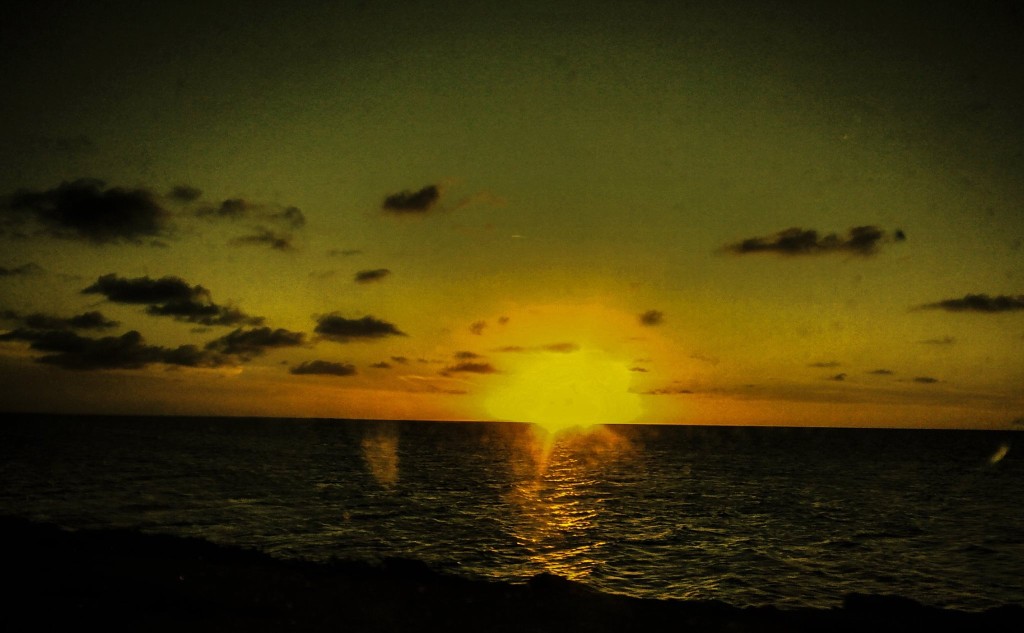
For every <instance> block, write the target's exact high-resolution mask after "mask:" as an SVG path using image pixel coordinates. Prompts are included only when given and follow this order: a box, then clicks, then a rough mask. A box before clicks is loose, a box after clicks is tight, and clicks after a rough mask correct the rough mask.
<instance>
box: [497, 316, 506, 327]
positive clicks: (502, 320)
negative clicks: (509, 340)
mask: <svg viewBox="0 0 1024 633" xmlns="http://www.w3.org/2000/svg"><path fill="white" fill-rule="evenodd" d="M506 323H508V317H507V316H500V317H498V325H505V324H506Z"/></svg>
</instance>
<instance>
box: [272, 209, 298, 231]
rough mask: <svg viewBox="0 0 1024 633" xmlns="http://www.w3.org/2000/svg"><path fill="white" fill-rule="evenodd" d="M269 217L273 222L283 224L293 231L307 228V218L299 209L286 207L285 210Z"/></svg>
mask: <svg viewBox="0 0 1024 633" xmlns="http://www.w3.org/2000/svg"><path fill="white" fill-rule="evenodd" d="M267 217H268V218H269V219H271V220H275V221H278V222H281V223H283V224H285V225H286V226H289V227H291V228H293V229H301V228H302V227H304V226H306V216H305V214H303V213H302V210H301V209H299V208H298V207H286V208H285V209H284V210H282V211H279V212H277V213H271V214H270V215H269V216H267Z"/></svg>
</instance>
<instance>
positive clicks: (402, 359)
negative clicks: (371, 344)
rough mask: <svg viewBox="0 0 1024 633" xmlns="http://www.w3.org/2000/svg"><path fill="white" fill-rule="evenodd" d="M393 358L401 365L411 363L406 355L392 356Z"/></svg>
mask: <svg viewBox="0 0 1024 633" xmlns="http://www.w3.org/2000/svg"><path fill="white" fill-rule="evenodd" d="M391 360H393V361H395V362H396V363H398V364H399V365H406V364H408V363H409V359H408V358H406V357H405V356H392V357H391Z"/></svg>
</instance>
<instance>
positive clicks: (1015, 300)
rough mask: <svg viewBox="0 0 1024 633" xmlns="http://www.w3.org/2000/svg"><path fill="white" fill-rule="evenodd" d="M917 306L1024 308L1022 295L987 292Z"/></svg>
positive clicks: (987, 309) (988, 309)
mask: <svg viewBox="0 0 1024 633" xmlns="http://www.w3.org/2000/svg"><path fill="white" fill-rule="evenodd" d="M917 308H918V309H919V310H946V311H947V312H985V313H992V312H1012V311H1015V310H1024V295H1017V296H1009V295H998V296H995V297H990V296H989V295H987V294H976V295H964V296H963V297H962V298H960V299H945V300H943V301H936V302H935V303H925V304H923V305H920V306H917Z"/></svg>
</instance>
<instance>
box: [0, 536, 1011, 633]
mask: <svg viewBox="0 0 1024 633" xmlns="http://www.w3.org/2000/svg"><path fill="white" fill-rule="evenodd" d="M0 530H2V533H3V547H4V550H5V551H4V561H5V565H4V567H5V575H6V576H7V584H8V586H9V587H11V588H10V589H8V590H7V598H8V607H7V610H6V611H7V616H8V618H9V621H12V622H20V623H21V626H20V627H19V628H20V629H21V630H55V629H56V628H58V627H67V626H74V627H75V628H83V627H86V626H97V627H100V628H101V629H102V630H111V629H134V630H148V631H172V630H174V631H178V630H190V631H243V630H244V631H337V630H344V631H414V630H442V631H509V632H522V631H558V632H560V633H565V632H567V631H627V630H642V631H821V630H829V631H878V630H901V629H909V628H911V627H912V628H914V629H917V630H930V631H936V630H938V631H981V630H1000V629H1003V630H1006V629H1010V627H1011V626H1012V625H1014V624H1018V623H1019V622H1020V621H1021V619H1022V616H1024V608H1021V607H1019V606H1009V607H1000V608H995V609H989V610H987V611H984V612H974V613H969V612H962V611H954V610H944V609H939V608H934V607H926V606H922V605H920V604H918V603H916V602H914V601H912V600H908V599H904V598H899V597H893V596H864V595H850V596H848V597H847V598H846V600H845V602H844V604H843V606H842V608H834V609H793V610H782V609H776V608H774V607H748V608H742V609H741V608H736V607H732V606H729V605H727V604H725V603H722V602H718V601H701V602H688V601H680V600H650V599H638V598H631V597H626V596H619V595H611V594H602V593H599V592H597V591H594V590H592V589H589V588H587V587H585V586H583V585H581V584H578V583H574V582H571V581H568V580H565V579H563V578H559V577H557V576H553V575H549V574H540V575H537V576H535V577H534V578H532V579H531V580H530V581H528V582H526V583H522V584H512V583H503V582H483V581H471V580H467V579H463V578H459V577H455V576H452V575H447V574H441V573H437V572H435V571H432V570H431V569H430V568H429V567H427V566H426V565H424V564H423V563H420V562H418V561H414V560H405V559H388V560H385V561H382V562H381V563H379V564H370V563H362V562H360V563H356V562H345V561H333V562H329V563H311V562H305V561H301V560H280V559H275V558H272V557H270V556H268V555H266V554H264V553H261V552H257V551H254V550H248V549H243V548H237V547H226V546H221V545H215V544H212V543H209V542H206V541H203V540H199V539H192V538H180V537H172V536H165V535H153V534H143V533H140V532H136V531H130V530H117V529H110V530H78V531H71V530H65V529H61V528H59V527H57V526H54V525H48V524H41V523H34V522H30V521H27V520H23V519H19V518H14V517H5V518H3V519H0Z"/></svg>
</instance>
